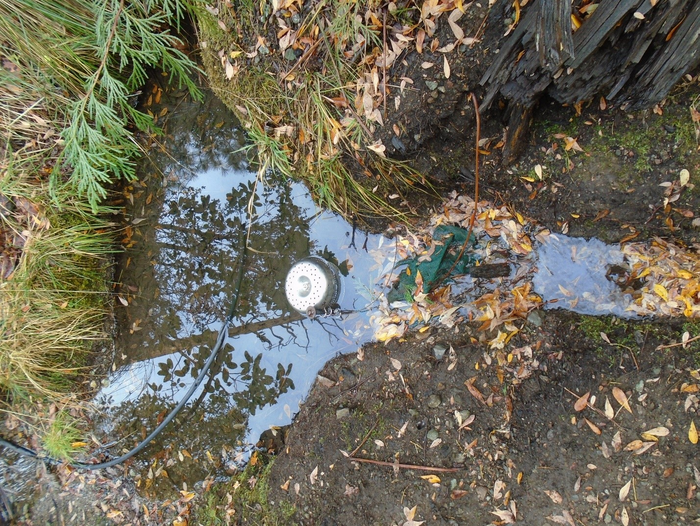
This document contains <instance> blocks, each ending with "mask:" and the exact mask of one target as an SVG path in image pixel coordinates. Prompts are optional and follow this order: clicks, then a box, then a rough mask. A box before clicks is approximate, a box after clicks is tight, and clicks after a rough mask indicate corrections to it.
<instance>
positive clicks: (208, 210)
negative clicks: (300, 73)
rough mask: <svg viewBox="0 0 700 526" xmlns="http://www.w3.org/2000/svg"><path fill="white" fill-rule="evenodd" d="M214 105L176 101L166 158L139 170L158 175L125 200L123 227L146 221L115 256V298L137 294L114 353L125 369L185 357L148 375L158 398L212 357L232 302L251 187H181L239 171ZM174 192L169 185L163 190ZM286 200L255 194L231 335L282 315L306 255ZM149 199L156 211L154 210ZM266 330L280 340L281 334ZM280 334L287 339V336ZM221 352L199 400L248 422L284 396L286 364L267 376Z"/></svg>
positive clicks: (285, 192)
mask: <svg viewBox="0 0 700 526" xmlns="http://www.w3.org/2000/svg"><path fill="white" fill-rule="evenodd" d="M165 98H166V97H165V96H164V97H163V101H165ZM213 100H214V99H213V97H209V98H208V100H207V101H205V103H204V104H203V105H201V104H198V103H190V102H186V101H179V102H178V103H177V104H176V106H175V107H174V108H173V109H171V110H170V111H169V112H168V119H169V120H168V122H167V125H166V127H165V131H166V136H165V137H164V139H163V144H164V146H165V148H166V151H154V152H153V154H152V155H151V158H150V159H149V160H148V162H147V165H150V166H154V165H155V166H157V167H158V168H159V170H160V171H162V173H163V174H165V175H166V176H167V177H149V178H145V179H144V180H145V181H148V182H149V183H150V184H152V185H153V186H152V187H150V188H147V189H145V190H144V191H140V192H136V191H135V192H134V202H133V205H131V206H130V212H129V213H130V215H131V216H132V217H140V218H143V217H146V218H148V220H147V221H145V222H143V226H141V225H142V224H141V223H139V226H138V227H137V228H138V230H139V236H138V242H137V243H136V244H135V245H134V247H133V249H131V250H130V251H128V252H127V253H126V255H125V258H124V260H125V261H128V262H129V265H128V266H126V268H125V269H124V270H123V275H122V277H121V281H122V287H123V289H122V290H124V289H129V290H132V291H137V293H135V294H133V297H132V301H130V305H129V306H128V307H127V308H126V313H125V316H124V318H125V320H126V321H125V322H124V323H123V324H122V326H123V330H122V334H121V345H120V347H121V348H123V349H126V350H127V351H128V353H129V354H130V355H131V359H132V360H143V359H147V358H155V357H158V356H162V355H164V354H172V353H180V355H181V356H183V359H182V360H173V359H171V358H169V359H167V360H164V361H163V363H160V364H159V366H158V367H159V372H158V374H160V375H161V377H162V382H159V383H154V384H153V385H152V386H151V387H152V390H153V393H154V394H155V395H158V396H163V397H164V396H165V395H166V394H168V393H170V394H172V393H174V392H176V391H177V390H178V389H183V388H184V385H189V384H190V383H191V381H192V379H193V378H195V377H196V376H197V375H198V374H199V372H200V370H201V367H202V366H203V364H204V362H205V361H206V359H207V357H208V356H209V354H210V352H211V348H210V347H211V346H212V345H213V344H214V342H215V340H216V332H217V330H218V327H219V326H220V325H221V323H222V322H223V320H224V318H225V317H226V315H227V313H228V310H229V307H230V302H231V300H232V298H233V296H234V292H235V290H234V289H235V287H236V283H235V282H236V277H237V266H238V265H239V264H240V260H241V254H242V246H241V242H242V239H243V237H242V234H243V233H244V232H245V229H246V222H247V212H246V210H247V206H248V202H249V199H250V196H251V195H252V194H253V182H252V181H246V182H241V181H240V180H236V181H233V180H232V183H231V185H232V187H231V189H230V191H229V192H228V193H227V195H226V198H225V199H217V198H215V197H212V196H210V195H207V194H206V193H204V192H203V191H202V190H201V189H197V188H191V187H188V186H186V184H187V182H188V181H191V180H192V179H193V177H194V176H195V175H199V174H204V173H208V176H211V173H212V170H216V169H221V171H222V177H223V176H224V175H227V176H228V177H229V178H231V179H233V177H234V175H235V172H236V170H238V173H241V172H240V166H241V164H242V162H243V161H242V156H241V154H234V153H232V152H233V151H235V150H236V149H237V148H238V146H237V145H239V144H241V140H242V139H241V136H240V131H239V130H238V128H237V126H235V124H233V118H232V116H231V114H230V113H228V110H226V109H225V108H224V107H223V106H221V105H220V104H219V103H218V102H213ZM154 111H156V112H157V108H155V109H154ZM149 171H150V170H149ZM211 182H212V181H207V183H211ZM216 182H220V181H216ZM173 183H176V186H169V187H168V188H167V189H164V188H163V184H167V185H172V184H173ZM291 190H292V188H291V186H290V185H287V184H278V185H276V186H275V187H270V186H266V187H265V188H264V189H260V187H258V194H257V195H256V197H255V209H256V211H257V213H258V217H257V218H256V220H255V221H254V223H253V224H252V226H251V229H250V238H249V246H250V247H252V249H253V250H249V251H248V252H247V255H246V266H245V273H244V279H243V284H242V290H241V291H240V301H239V305H238V312H237V320H234V323H233V325H234V326H237V325H240V324H241V320H245V321H246V322H255V321H260V320H266V319H269V318H273V317H274V318H278V320H279V322H280V323H283V322H284V321H285V320H288V318H289V317H290V315H291V314H290V311H289V307H288V306H287V303H286V299H285V297H284V279H285V277H286V273H287V270H288V269H289V268H290V267H291V265H292V263H293V262H294V261H296V260H297V259H298V258H300V257H302V256H304V255H306V254H308V253H309V245H310V241H309V229H308V225H307V222H306V220H305V216H304V211H303V210H302V209H301V208H300V207H299V206H297V205H295V204H294V202H293V201H292V199H291ZM152 196H156V199H155V200H153V197H152ZM157 201H161V207H162V208H161V210H160V212H158V203H157ZM156 214H159V215H156ZM156 223H157V226H155V224H156ZM147 225H148V226H147ZM154 226H155V228H154ZM134 237H135V239H136V238H137V236H134ZM275 324H276V323H275V322H272V323H271V326H272V327H274V326H275ZM127 329H128V330H127ZM274 331H276V332H280V331H281V332H283V333H284V332H286V330H285V329H284V328H282V329H280V328H279V327H278V328H277V329H274ZM252 332H255V333H256V334H258V335H259V336H260V341H261V342H262V343H263V346H265V347H269V346H271V345H272V344H273V343H272V342H271V341H270V340H269V339H268V338H267V336H270V337H272V338H274V339H276V338H277V337H276V336H274V334H276V332H271V330H270V328H268V329H266V330H264V331H263V330H256V329H252ZM265 335H267V336H265ZM271 335H272V336H271ZM287 336H288V337H289V338H293V337H294V335H293V333H292V332H291V331H289V332H288V333H287ZM280 340H281V339H280ZM287 341H288V340H287ZM228 347H229V348H228V349H224V350H222V352H221V353H220V358H219V359H218V360H217V362H215V364H214V366H213V367H212V372H211V377H210V379H209V381H208V382H207V383H206V390H207V392H208V393H209V396H208V397H207V398H206V399H205V398H203V400H204V401H205V402H208V401H209V400H217V399H220V400H221V401H222V402H223V401H226V403H228V404H229V405H230V401H231V399H232V398H233V399H234V400H235V401H236V403H237V404H238V407H239V408H240V409H241V410H244V411H246V412H248V413H250V414H254V413H255V411H256V410H257V408H260V407H263V406H264V405H267V404H271V403H274V402H275V401H276V399H277V398H278V397H279V395H280V394H282V393H284V392H286V391H287V390H289V389H293V387H294V386H293V384H292V383H291V380H290V379H289V374H290V371H291V365H285V364H278V366H277V370H276V371H272V372H268V371H266V369H265V368H264V367H262V366H261V358H262V354H260V353H256V352H254V351H253V350H252V349H248V350H246V351H245V352H243V353H242V351H243V349H238V350H237V351H238V352H237V353H236V356H237V358H236V359H237V360H238V361H239V362H241V363H234V362H233V359H232V358H231V354H232V352H233V348H232V347H230V346H228ZM248 351H250V352H248ZM241 353H242V356H241ZM188 377H189V378H188ZM200 401H201V400H200Z"/></svg>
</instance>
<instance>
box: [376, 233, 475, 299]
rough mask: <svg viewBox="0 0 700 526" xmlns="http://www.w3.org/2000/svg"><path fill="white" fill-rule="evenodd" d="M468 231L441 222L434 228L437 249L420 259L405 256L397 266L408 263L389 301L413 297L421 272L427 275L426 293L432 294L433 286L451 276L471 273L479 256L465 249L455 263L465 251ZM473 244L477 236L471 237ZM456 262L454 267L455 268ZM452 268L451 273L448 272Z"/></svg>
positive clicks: (424, 275)
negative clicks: (424, 258)
mask: <svg viewBox="0 0 700 526" xmlns="http://www.w3.org/2000/svg"><path fill="white" fill-rule="evenodd" d="M467 233H468V231H467V230H465V229H463V228H460V227H457V226H450V225H440V226H438V227H437V228H435V230H434V231H433V246H434V250H433V253H432V255H431V256H430V259H429V260H428V259H426V260H423V261H420V262H419V261H418V258H417V257H416V258H413V259H405V260H403V261H400V262H399V263H398V264H397V266H400V265H406V268H404V269H403V270H402V271H401V273H400V274H399V282H398V284H397V285H396V287H395V288H394V289H392V290H391V292H390V293H389V296H388V299H389V301H390V302H391V301H398V300H401V299H407V300H411V299H412V297H413V293H414V291H415V290H416V275H417V273H418V272H420V274H421V276H423V292H424V293H426V294H427V293H428V292H429V291H430V290H431V289H432V288H434V287H435V286H436V285H439V284H440V283H442V282H444V281H446V280H448V279H449V278H450V277H453V276H458V275H462V274H468V273H469V270H470V269H471V268H472V267H473V266H474V265H475V264H476V257H475V256H474V255H473V254H472V255H470V254H469V252H468V248H469V247H467V249H465V251H464V253H463V254H462V257H461V258H460V260H459V261H457V263H456V264H455V260H456V259H457V256H458V255H459V253H460V251H461V250H462V246H463V245H464V242H465V241H466V239H467ZM469 245H470V246H471V247H473V246H474V235H472V236H471V239H470V240H469ZM453 265H454V268H452V267H453ZM450 269H452V272H450V275H449V276H448V275H447V273H448V272H449V271H450Z"/></svg>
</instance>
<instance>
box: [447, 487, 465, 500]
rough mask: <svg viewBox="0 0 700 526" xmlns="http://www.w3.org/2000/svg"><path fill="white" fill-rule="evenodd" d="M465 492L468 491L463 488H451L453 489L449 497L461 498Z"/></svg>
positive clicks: (453, 498)
mask: <svg viewBox="0 0 700 526" xmlns="http://www.w3.org/2000/svg"><path fill="white" fill-rule="evenodd" d="M467 493H468V491H466V490H463V489H453V490H452V491H451V492H450V498H451V499H452V500H457V499H461V498H462V497H464V496H465V495H466V494H467Z"/></svg>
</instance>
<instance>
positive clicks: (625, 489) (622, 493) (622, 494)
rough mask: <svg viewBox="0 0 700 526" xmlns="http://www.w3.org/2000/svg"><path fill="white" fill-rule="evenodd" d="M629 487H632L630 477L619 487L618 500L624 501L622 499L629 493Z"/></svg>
mask: <svg viewBox="0 0 700 526" xmlns="http://www.w3.org/2000/svg"><path fill="white" fill-rule="evenodd" d="M631 487H632V479H629V481H628V482H627V484H625V485H624V486H622V487H621V488H620V494H619V498H620V502H624V500H625V499H626V498H627V495H629V492H630V488H631Z"/></svg>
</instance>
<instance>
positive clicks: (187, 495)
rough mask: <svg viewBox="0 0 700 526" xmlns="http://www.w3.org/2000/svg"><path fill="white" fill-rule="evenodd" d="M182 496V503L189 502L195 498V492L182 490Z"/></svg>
mask: <svg viewBox="0 0 700 526" xmlns="http://www.w3.org/2000/svg"><path fill="white" fill-rule="evenodd" d="M180 495H182V498H181V499H180V500H181V501H182V502H189V501H191V500H192V499H193V498H194V497H195V493H194V491H185V490H184V489H183V490H180Z"/></svg>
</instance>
